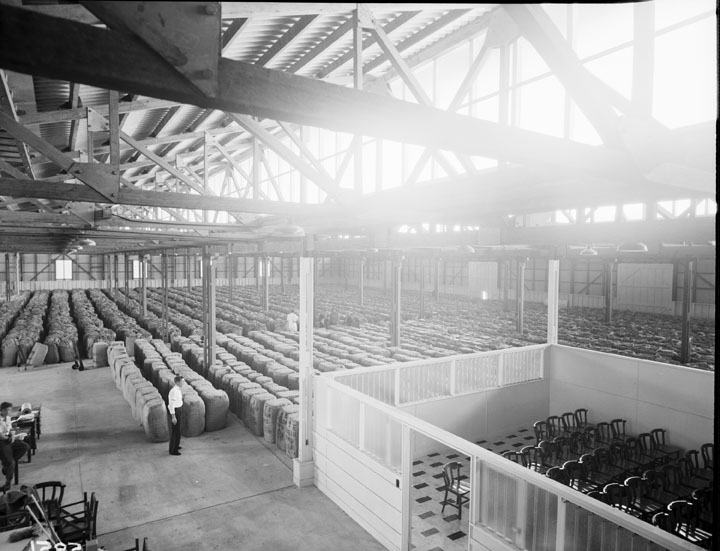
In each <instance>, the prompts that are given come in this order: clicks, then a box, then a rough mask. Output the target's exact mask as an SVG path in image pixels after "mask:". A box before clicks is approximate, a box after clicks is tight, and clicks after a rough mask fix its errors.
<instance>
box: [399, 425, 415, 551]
mask: <svg viewBox="0 0 720 551" xmlns="http://www.w3.org/2000/svg"><path fill="white" fill-rule="evenodd" d="M414 442H415V431H413V430H412V429H411V428H410V427H408V426H407V425H405V424H403V426H402V453H401V455H402V467H401V471H402V475H401V476H402V480H401V481H400V491H401V492H402V535H401V540H400V549H402V551H410V545H411V543H412V542H411V541H410V536H411V534H412V515H411V513H412V501H411V500H412V472H413V465H412V464H413V449H414V448H415V443H414Z"/></svg>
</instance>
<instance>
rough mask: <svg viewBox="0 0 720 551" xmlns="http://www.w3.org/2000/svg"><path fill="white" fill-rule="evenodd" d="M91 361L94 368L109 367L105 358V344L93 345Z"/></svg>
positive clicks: (97, 343)
mask: <svg viewBox="0 0 720 551" xmlns="http://www.w3.org/2000/svg"><path fill="white" fill-rule="evenodd" d="M92 361H93V364H94V365H95V367H107V366H108V365H109V363H108V357H107V343H105V342H96V343H95V344H93V347H92Z"/></svg>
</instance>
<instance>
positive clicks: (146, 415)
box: [141, 397, 170, 442]
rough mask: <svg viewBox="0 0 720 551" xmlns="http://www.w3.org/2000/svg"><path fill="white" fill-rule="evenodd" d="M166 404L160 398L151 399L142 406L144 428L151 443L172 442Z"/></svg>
mask: <svg viewBox="0 0 720 551" xmlns="http://www.w3.org/2000/svg"><path fill="white" fill-rule="evenodd" d="M167 419H168V416H167V408H166V407H165V402H163V401H162V399H161V398H160V397H155V398H152V397H151V398H150V399H148V400H147V401H146V402H145V403H144V404H143V405H142V421H141V422H142V426H143V429H144V430H145V437H146V438H147V439H148V440H149V441H150V442H167V441H168V440H170V430H169V427H168V420H167Z"/></svg>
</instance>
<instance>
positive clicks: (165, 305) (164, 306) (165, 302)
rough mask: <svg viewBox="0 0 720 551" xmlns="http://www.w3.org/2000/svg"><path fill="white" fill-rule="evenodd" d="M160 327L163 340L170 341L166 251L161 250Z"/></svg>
mask: <svg viewBox="0 0 720 551" xmlns="http://www.w3.org/2000/svg"><path fill="white" fill-rule="evenodd" d="M161 260H162V291H163V295H162V327H163V340H164V341H165V342H170V339H169V337H168V333H169V331H168V329H169V326H168V261H167V252H165V251H163V252H162V257H161Z"/></svg>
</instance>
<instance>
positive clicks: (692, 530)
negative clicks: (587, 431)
mask: <svg viewBox="0 0 720 551" xmlns="http://www.w3.org/2000/svg"><path fill="white" fill-rule="evenodd" d="M662 491H663V492H664V490H662ZM588 495H589V496H591V497H594V498H596V499H598V500H600V501H603V502H604V503H607V504H608V505H610V506H611V507H615V508H616V509H619V510H621V511H623V512H624V513H627V514H629V515H632V516H634V517H637V518H639V519H641V520H644V521H646V522H652V524H654V525H655V526H658V527H659V528H662V529H663V530H666V531H668V532H671V533H673V534H675V535H677V536H679V537H682V538H684V539H687V540H689V541H691V542H692V543H694V544H696V545H700V546H702V547H707V548H708V549H710V548H712V538H713V503H714V492H713V489H712V488H708V487H706V488H697V489H695V490H693V491H692V492H691V493H690V494H688V495H687V496H686V497H684V498H680V499H678V498H677V496H676V497H675V499H671V500H669V501H667V500H666V499H663V498H662V496H661V495H660V494H658V492H657V491H655V490H654V489H653V479H652V478H650V477H645V476H643V477H639V476H632V477H629V478H627V479H626V480H625V481H624V483H622V484H620V483H617V482H613V483H611V484H608V485H606V486H605V487H604V488H603V489H602V490H594V491H592V492H590V493H589V494H588Z"/></svg>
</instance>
